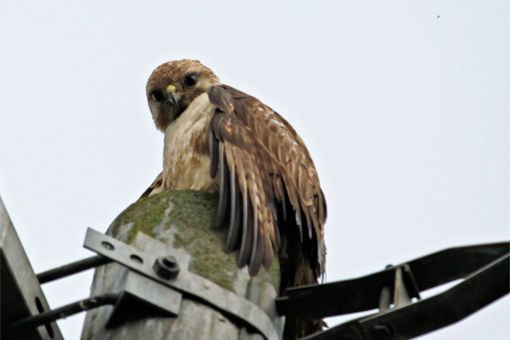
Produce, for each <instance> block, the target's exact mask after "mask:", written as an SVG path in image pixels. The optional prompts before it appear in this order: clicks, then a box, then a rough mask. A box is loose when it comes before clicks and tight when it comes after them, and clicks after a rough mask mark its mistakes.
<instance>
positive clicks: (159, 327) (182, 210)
mask: <svg viewBox="0 0 510 340" xmlns="http://www.w3.org/2000/svg"><path fill="white" fill-rule="evenodd" d="M216 204H217V199H216V195H214V194H208V193H203V192H195V191H176V192H171V193H160V194H157V195H154V196H151V197H148V198H145V199H142V200H140V201H138V202H136V203H134V204H133V205H131V206H130V207H128V208H127V209H126V210H125V211H124V212H122V213H121V214H120V215H119V216H118V217H117V218H116V219H115V221H114V222H113V223H112V224H111V226H110V228H109V229H108V232H107V234H108V235H111V236H113V237H114V238H115V239H117V240H119V241H122V242H124V243H127V244H130V245H131V246H133V247H135V248H137V249H138V250H140V251H143V252H145V253H151V254H153V255H154V256H158V257H159V256H166V255H168V253H169V247H171V248H174V249H175V248H178V249H182V250H184V251H185V252H186V253H188V254H189V255H190V258H191V260H190V264H189V271H190V272H192V273H194V274H196V275H199V276H201V277H203V278H205V279H207V280H208V281H207V282H209V283H211V284H212V285H217V286H219V287H221V289H220V290H221V291H228V292H227V293H226V294H230V293H229V292H232V293H234V294H236V295H237V296H239V297H241V298H245V299H247V300H249V301H251V302H252V303H254V304H255V305H258V306H259V307H260V309H261V310H263V311H264V312H265V314H266V315H267V316H268V317H269V320H271V321H272V322H273V324H274V325H275V329H276V331H277V333H278V335H279V336H281V332H282V325H283V322H282V320H281V319H280V318H278V317H277V316H276V312H275V308H274V299H275V297H276V295H277V293H276V292H277V289H278V286H279V276H280V273H279V266H278V262H277V261H276V260H275V261H274V263H273V266H272V268H271V270H270V271H266V270H265V269H261V271H260V273H259V274H258V275H257V276H256V277H254V278H250V276H249V275H248V272H247V270H246V268H245V269H243V270H240V269H239V268H237V266H236V263H235V254H226V253H225V252H224V250H223V244H224V239H225V237H226V235H225V234H226V229H225V228H217V227H215V226H214V219H215V213H216ZM140 233H144V234H146V235H147V236H149V237H146V236H145V235H141V234H140ZM155 240H157V241H159V242H156V241H155ZM128 273H129V274H128ZM128 275H134V273H132V272H129V270H128V269H126V268H125V267H122V266H120V265H118V264H116V263H111V264H108V265H105V266H103V267H100V268H98V269H97V270H96V272H95V275H94V281H93V283H92V288H91V296H98V295H102V294H105V293H118V292H119V290H120V289H122V287H123V285H125V283H123V282H124V281H125V280H126V277H127V276H128ZM209 283H208V284H206V286H207V285H209ZM151 284H152V283H151ZM153 284H158V283H157V282H155V283H153ZM202 288H203V287H202ZM207 289H208V287H205V290H207ZM167 291H168V294H161V295H162V296H159V295H158V296H156V297H155V299H156V300H159V299H161V303H163V304H164V303H165V299H171V298H172V294H173V291H172V289H171V288H168V290H167ZM216 291H218V290H216ZM230 295H231V294H230ZM115 308H117V307H115ZM119 308H120V307H119ZM113 309H114V307H112V306H105V307H101V308H98V309H95V310H92V311H89V312H88V313H87V316H86V319H85V323H84V326H83V330H82V336H81V338H82V340H91V339H101V340H103V339H122V340H129V339H153V340H160V339H191V340H193V339H197V340H198V339H263V338H264V337H263V336H262V335H261V332H258V331H257V330H256V329H254V328H252V327H249V326H247V324H246V323H244V322H242V320H241V321H240V320H239V319H237V320H236V317H232V316H229V315H228V313H222V312H221V311H220V310H219V309H218V308H215V307H213V306H211V305H208V304H205V303H203V302H201V301H200V299H196V298H193V297H192V296H189V295H187V294H183V295H182V302H181V303H180V305H179V308H178V309H179V310H178V311H177V314H178V315H177V316H168V315H166V316H162V315H161V314H155V313H154V312H152V313H148V312H147V311H146V310H140V308H131V307H129V306H128V307H126V308H125V310H122V317H121V318H120V320H119V322H117V324H116V325H114V326H112V327H109V328H107V327H106V326H107V321H108V319H109V318H110V315H111V312H112V310H113ZM255 314H256V313H255ZM264 317H265V316H264ZM273 334H274V333H273Z"/></svg>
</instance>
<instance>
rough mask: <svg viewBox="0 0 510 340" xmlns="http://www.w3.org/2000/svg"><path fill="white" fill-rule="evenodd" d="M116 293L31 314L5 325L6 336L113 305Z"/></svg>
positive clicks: (116, 297)
mask: <svg viewBox="0 0 510 340" xmlns="http://www.w3.org/2000/svg"><path fill="white" fill-rule="evenodd" d="M118 297H119V296H118V294H104V295H101V296H95V297H91V298H88V299H84V300H80V301H77V302H73V303H70V304H68V305H65V306H62V307H59V308H55V309H52V310H50V311H47V312H43V313H41V314H37V315H32V316H30V317H28V318H25V319H22V320H19V321H16V322H14V323H12V324H10V325H8V326H7V329H6V330H5V332H6V335H7V336H8V337H10V336H14V335H15V334H16V332H17V331H18V330H25V329H27V328H36V327H37V326H40V325H44V324H47V323H50V322H53V321H56V320H59V319H63V318H66V317H68V316H70V315H74V314H78V313H81V312H84V311H87V310H90V309H94V308H98V307H101V306H105V305H114V304H115V303H116V302H117V300H118Z"/></svg>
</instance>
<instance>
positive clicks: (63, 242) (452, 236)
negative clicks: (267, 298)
mask: <svg viewBox="0 0 510 340" xmlns="http://www.w3.org/2000/svg"><path fill="white" fill-rule="evenodd" d="M509 11H510V4H509V2H508V1H506V0H501V1H495V0H479V1H468V0H462V1H460V0H459V1H417V0H415V1H412V0H406V1H325V0H322V1H290V0H289V1H260V0H257V1H214V2H207V1H181V2H177V1H144V2H140V1H120V0H115V1H101V0H89V1H63V0H62V1H53V0H47V1H13V0H4V1H2V5H1V10H0V31H1V32H2V34H1V36H0V49H1V54H0V74H1V78H0V195H1V196H2V198H3V201H4V203H5V204H6V206H7V209H8V211H9V213H10V215H11V218H12V220H13V222H14V225H15V226H16V228H17V230H18V233H19V236H20V238H21V240H22V242H23V243H24V245H25V247H26V251H27V253H28V255H29V257H30V259H31V261H32V263H33V266H34V268H35V270H36V271H37V272H39V271H42V270H45V269H48V268H51V267H55V266H58V265H62V264H64V263H67V262H70V261H73V260H77V259H80V258H83V257H85V256H90V255H91V253H89V252H87V251H85V250H83V249H82V248H81V245H82V241H83V237H84V234H85V227H86V226H91V227H93V228H96V229H98V230H101V231H104V230H105V229H106V228H107V226H108V225H109V223H110V222H111V221H112V220H113V218H114V217H115V216H116V215H117V214H118V213H120V212H121V211H122V210H123V209H124V208H125V207H127V206H128V205H129V204H130V203H132V202H133V201H134V200H136V199H137V197H138V196H139V195H140V194H141V192H142V191H143V190H144V189H145V188H146V186H147V185H148V184H149V183H150V182H151V181H152V180H153V178H154V176H155V175H156V174H157V173H158V172H159V171H160V170H161V167H162V135H161V134H160V133H159V132H157V131H156V129H155V127H154V126H153V122H152V120H151V117H150V114H149V110H148V107H147V105H146V102H145V94H144V87H145V81H146V79H147V77H148V76H149V74H150V72H151V71H152V69H153V68H155V67H156V66H157V65H159V64H161V63H163V62H165V61H167V60H172V59H179V58H194V59H200V60H201V61H202V62H203V63H205V64H206V65H208V66H210V67H211V68H212V69H213V70H215V72H216V73H217V74H218V75H219V76H220V78H222V80H223V81H224V82H225V83H227V84H230V85H232V86H234V87H237V88H239V89H241V90H243V91H245V92H248V93H250V94H252V95H255V96H256V97H258V98H260V99H261V100H263V101H264V102H265V103H267V104H268V105H270V106H272V107H273V108H275V109H276V110H277V111H278V112H280V113H281V114H282V115H283V116H285V118H286V119H288V120H289V121H290V122H291V123H292V124H293V125H294V127H295V128H296V130H297V131H298V132H299V133H300V134H301V136H302V137H303V139H304V141H305V142H306V143H307V145H308V147H309V149H310V152H311V154H312V156H313V158H314V161H315V162H316V165H317V168H318V171H319V175H320V178H321V182H322V185H323V188H324V191H325V194H326V197H327V200H328V206H329V211H330V214H329V220H328V223H327V225H326V241H327V245H328V268H327V269H328V275H327V277H328V280H329V281H333V280H340V279H347V278H351V277H356V276H359V275H363V274H366V273H369V272H373V271H377V270H380V269H382V268H384V266H385V265H386V264H388V263H399V262H402V261H405V260H408V259H411V258H414V257H416V256H419V255H423V254H426V253H429V252H432V251H435V250H439V249H442V248H445V247H450V246H454V245H463V244H471V243H484V242H491V241H499V240H504V239H508V238H509V236H510V232H509V231H510V209H509V208H510V110H509V109H510V102H509V99H508V94H509V93H510V80H509V79H510V66H509V65H510V63H509V61H510V27H509V25H510V24H509V22H510V15H509ZM90 281H91V273H87V274H81V275H78V276H75V277H72V278H68V279H66V280H63V281H57V282H55V283H51V284H48V285H45V286H44V289H45V292H46V294H47V298H48V299H49V302H50V305H51V306H53V307H57V306H60V305H62V304H65V303H68V302H71V301H74V300H77V299H80V298H84V297H86V296H87V294H88V289H89V285H90ZM509 311H510V299H508V298H506V299H503V300H501V301H498V302H497V303H495V304H493V305H492V306H490V307H489V308H487V309H486V310H483V311H481V312H480V313H478V314H476V315H474V316H472V317H470V318H469V319H467V320H466V321H464V322H462V323H461V324H458V325H455V326H452V327H449V328H447V329H444V330H442V331H439V332H436V333H433V334H430V335H427V336H425V337H424V339H482V338H484V339H489V338H490V339H508V337H509V335H510V329H509V327H510V326H509V325H508V319H507V318H506V316H508V313H509ZM504 315H506V316H504ZM82 320H83V315H79V316H74V317H70V318H68V319H66V320H63V321H61V322H59V325H60V327H61V329H62V331H63V333H64V335H65V336H66V338H67V339H77V338H78V337H79V334H80V330H81V323H82Z"/></svg>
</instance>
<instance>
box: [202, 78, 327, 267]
mask: <svg viewBox="0 0 510 340" xmlns="http://www.w3.org/2000/svg"><path fill="white" fill-rule="evenodd" d="M208 95H209V99H210V101H211V103H212V104H213V105H215V106H216V107H217V110H216V113H215V115H214V117H213V119H212V120H211V125H210V129H209V150H210V155H211V175H212V176H213V177H215V176H216V175H219V180H220V192H219V194H220V199H219V206H218V216H217V222H218V224H223V223H225V224H227V225H228V228H229V230H228V236H227V243H226V248H227V250H237V249H239V255H238V264H239V265H240V266H243V265H245V264H248V265H249V271H250V273H251V274H254V273H256V272H257V271H258V270H259V268H260V266H261V265H262V264H264V265H265V266H266V267H269V266H270V264H271V260H272V258H273V256H274V251H275V250H277V249H279V247H280V243H281V242H287V241H286V240H287V239H288V235H289V234H291V233H295V234H296V235H297V234H298V235H299V236H298V237H299V239H300V241H301V242H300V244H301V246H302V248H303V249H302V253H303V254H305V255H306V256H307V258H308V262H309V263H310V265H311V266H312V270H313V272H314V273H315V277H318V276H319V275H321V274H322V273H323V272H324V261H325V246H324V239H323V226H324V223H325V220H326V202H325V199H324V195H323V193H322V190H321V187H320V184H319V178H318V176H317V171H316V169H315V166H314V164H313V162H312V159H311V157H310V155H309V153H308V151H307V149H306V147H305V145H304V143H303V141H302V140H301V138H300V137H299V136H298V134H297V133H296V132H295V131H294V129H293V128H292V127H291V126H290V124H289V123H288V122H287V121H286V120H285V119H283V118H282V117H281V116H280V115H278V114H277V113H276V112H274V111H273V110H272V109H271V108H269V107H267V106H266V105H264V104H263V103H262V102H260V101H259V100H258V99H256V98H254V97H251V96H249V95H247V94H245V93H242V92H240V91H238V90H236V89H234V88H232V87H229V86H226V85H218V86H213V87H211V88H210V89H209V91H208Z"/></svg>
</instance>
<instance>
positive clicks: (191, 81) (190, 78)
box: [184, 73, 198, 87]
mask: <svg viewBox="0 0 510 340" xmlns="http://www.w3.org/2000/svg"><path fill="white" fill-rule="evenodd" d="M197 80H198V74H196V73H190V74H187V75H186V76H185V77H184V85H185V86H188V87H191V86H195V85H196V83H197Z"/></svg>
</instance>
